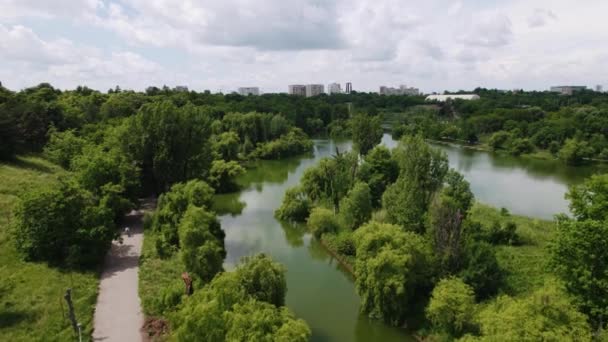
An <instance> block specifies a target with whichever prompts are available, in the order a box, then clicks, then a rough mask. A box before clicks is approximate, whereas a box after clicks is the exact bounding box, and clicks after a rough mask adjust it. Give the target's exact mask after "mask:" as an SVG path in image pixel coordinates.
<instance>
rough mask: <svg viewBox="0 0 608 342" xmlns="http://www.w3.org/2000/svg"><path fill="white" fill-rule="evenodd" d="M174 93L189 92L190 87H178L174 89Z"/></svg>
mask: <svg viewBox="0 0 608 342" xmlns="http://www.w3.org/2000/svg"><path fill="white" fill-rule="evenodd" d="M173 90H174V91H182V92H186V93H187V92H188V87H186V86H176V87H175V88H173Z"/></svg>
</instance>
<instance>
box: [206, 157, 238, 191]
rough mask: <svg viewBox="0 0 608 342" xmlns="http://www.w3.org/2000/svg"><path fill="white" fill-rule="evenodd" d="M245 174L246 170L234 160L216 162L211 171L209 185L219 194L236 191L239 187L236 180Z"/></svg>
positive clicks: (212, 164) (213, 163)
mask: <svg viewBox="0 0 608 342" xmlns="http://www.w3.org/2000/svg"><path fill="white" fill-rule="evenodd" d="M243 173H245V169H244V168H243V167H242V166H241V165H239V163H237V162H235V161H234V160H232V161H229V162H227V161H225V160H214V161H213V162H212V163H211V170H209V183H210V184H211V185H212V186H213V187H214V188H215V189H216V190H217V192H218V193H226V192H230V191H235V190H237V189H238V187H239V186H238V184H237V183H236V179H235V178H236V177H238V176H240V175H242V174H243Z"/></svg>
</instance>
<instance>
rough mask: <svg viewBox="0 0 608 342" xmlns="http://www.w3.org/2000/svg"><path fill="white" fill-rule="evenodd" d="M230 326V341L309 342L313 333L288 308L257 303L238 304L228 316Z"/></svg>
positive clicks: (227, 325)
mask: <svg viewBox="0 0 608 342" xmlns="http://www.w3.org/2000/svg"><path fill="white" fill-rule="evenodd" d="M226 327H227V332H226V341H260V342H274V341H285V342H287V341H295V342H305V341H308V339H309V338H310V334H311V333H310V329H309V328H308V326H307V325H306V323H305V322H304V321H303V320H298V319H295V318H294V316H293V314H292V313H291V312H290V311H289V310H288V309H287V308H276V307H275V306H273V305H271V304H268V303H264V302H259V301H256V300H249V301H246V302H244V303H242V304H240V303H239V304H236V305H235V306H234V309H233V311H231V312H228V313H227V315H226Z"/></svg>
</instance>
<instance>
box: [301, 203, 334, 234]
mask: <svg viewBox="0 0 608 342" xmlns="http://www.w3.org/2000/svg"><path fill="white" fill-rule="evenodd" d="M306 225H307V227H308V230H310V232H311V233H312V234H313V235H314V236H315V237H317V238H320V237H321V236H322V235H323V234H325V233H335V232H337V231H338V230H339V229H340V227H339V224H338V221H337V220H336V217H335V215H334V213H333V211H331V210H329V209H326V208H322V207H316V208H314V209H313V210H312V211H311V212H310V216H309V217H308V220H307V222H306Z"/></svg>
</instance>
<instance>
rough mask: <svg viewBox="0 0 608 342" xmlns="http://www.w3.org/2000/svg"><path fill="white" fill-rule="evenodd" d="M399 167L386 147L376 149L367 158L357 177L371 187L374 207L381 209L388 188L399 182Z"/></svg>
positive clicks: (380, 146)
mask: <svg viewBox="0 0 608 342" xmlns="http://www.w3.org/2000/svg"><path fill="white" fill-rule="evenodd" d="M398 176H399V165H397V162H396V161H395V160H394V159H393V157H392V155H391V151H390V150H389V149H388V148H386V147H385V146H382V145H379V146H376V147H374V148H373V149H371V150H370V151H369V153H368V154H367V155H366V156H365V160H364V162H363V164H362V165H361V167H360V169H359V171H358V173H357V177H358V178H359V179H361V180H362V181H364V182H366V183H367V184H368V185H369V188H370V192H371V196H372V205H373V206H374V207H376V208H377V207H379V206H380V205H381V202H382V194H383V193H384V191H385V190H386V188H387V187H388V186H389V185H390V184H392V183H394V182H395V180H397V177H398Z"/></svg>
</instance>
